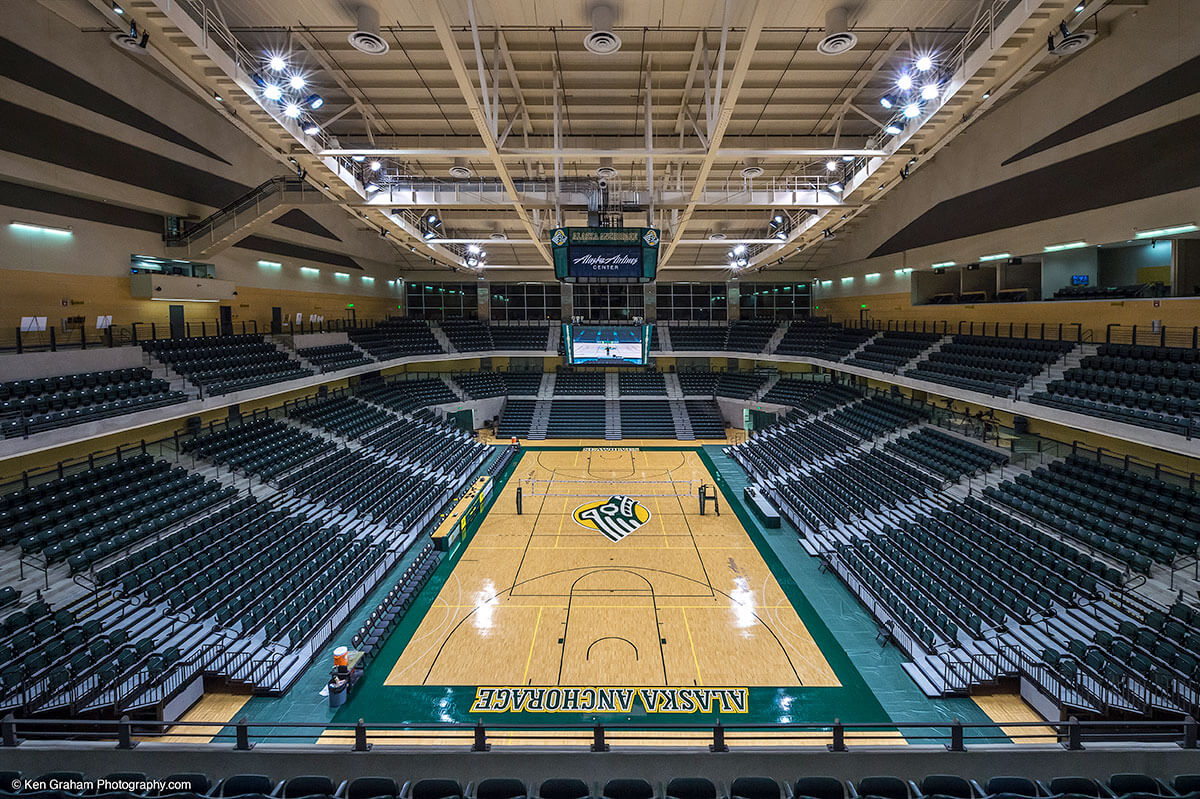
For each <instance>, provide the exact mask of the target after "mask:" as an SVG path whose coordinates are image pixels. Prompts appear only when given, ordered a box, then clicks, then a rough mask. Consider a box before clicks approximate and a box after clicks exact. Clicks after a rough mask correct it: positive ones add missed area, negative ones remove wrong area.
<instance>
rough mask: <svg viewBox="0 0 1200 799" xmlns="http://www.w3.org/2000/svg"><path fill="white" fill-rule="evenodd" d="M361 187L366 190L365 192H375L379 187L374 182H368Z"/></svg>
mask: <svg viewBox="0 0 1200 799" xmlns="http://www.w3.org/2000/svg"><path fill="white" fill-rule="evenodd" d="M363 188H364V189H365V190H366V192H367V194H374V193H375V192H377V191H379V187H378V186H376V185H375V184H374V183H368V184H367V185H366V186H364V187H363Z"/></svg>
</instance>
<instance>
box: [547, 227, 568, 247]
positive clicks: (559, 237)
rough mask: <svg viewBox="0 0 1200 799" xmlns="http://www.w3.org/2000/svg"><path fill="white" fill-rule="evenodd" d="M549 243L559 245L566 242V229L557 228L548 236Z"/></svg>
mask: <svg viewBox="0 0 1200 799" xmlns="http://www.w3.org/2000/svg"><path fill="white" fill-rule="evenodd" d="M550 243H551V244H553V245H554V246H555V247H561V246H563V245H564V244H566V243H567V231H565V230H563V229H562V228H559V229H558V230H556V231H554V233H553V234H552V235H551V236H550Z"/></svg>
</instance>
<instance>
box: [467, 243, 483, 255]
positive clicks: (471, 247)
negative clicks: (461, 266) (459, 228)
mask: <svg viewBox="0 0 1200 799" xmlns="http://www.w3.org/2000/svg"><path fill="white" fill-rule="evenodd" d="M467 252H469V253H471V255H479V253H481V252H483V249H482V248H481V247H480V246H479V245H478V244H468V245H467Z"/></svg>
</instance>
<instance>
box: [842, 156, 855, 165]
mask: <svg viewBox="0 0 1200 799" xmlns="http://www.w3.org/2000/svg"><path fill="white" fill-rule="evenodd" d="M842 160H843V161H845V162H847V163H849V162H850V161H853V160H854V156H852V155H843V156H842Z"/></svg>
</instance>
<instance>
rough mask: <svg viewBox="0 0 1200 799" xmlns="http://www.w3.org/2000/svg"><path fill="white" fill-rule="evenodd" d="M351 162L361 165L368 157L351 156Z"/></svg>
mask: <svg viewBox="0 0 1200 799" xmlns="http://www.w3.org/2000/svg"><path fill="white" fill-rule="evenodd" d="M350 160H351V161H353V162H354V163H356V164H361V163H362V162H363V161H366V160H367V157H366V156H365V155H352V156H350Z"/></svg>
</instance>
